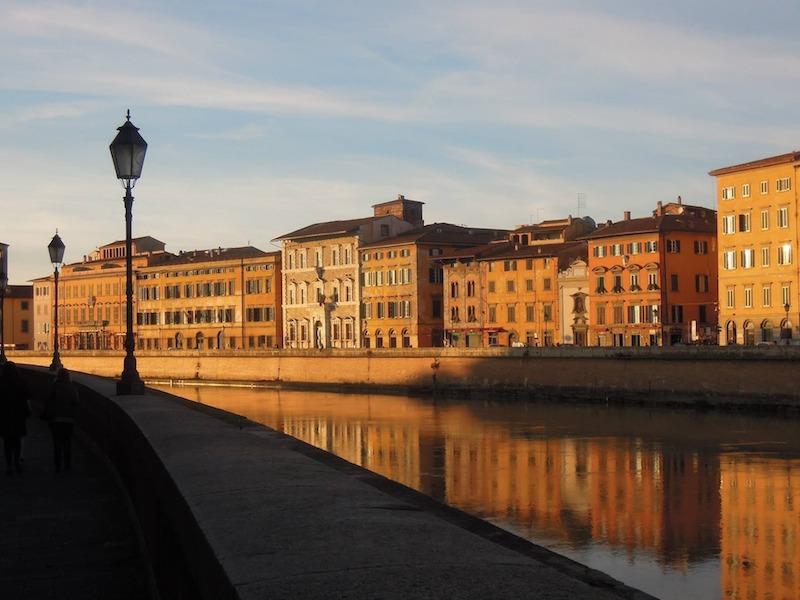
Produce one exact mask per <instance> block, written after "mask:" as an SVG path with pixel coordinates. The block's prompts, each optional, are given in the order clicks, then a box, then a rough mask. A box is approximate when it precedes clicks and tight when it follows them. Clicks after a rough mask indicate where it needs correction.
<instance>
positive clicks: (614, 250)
mask: <svg viewBox="0 0 800 600" xmlns="http://www.w3.org/2000/svg"><path fill="white" fill-rule="evenodd" d="M611 256H622V244H611Z"/></svg>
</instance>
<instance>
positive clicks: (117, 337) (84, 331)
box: [33, 236, 282, 350]
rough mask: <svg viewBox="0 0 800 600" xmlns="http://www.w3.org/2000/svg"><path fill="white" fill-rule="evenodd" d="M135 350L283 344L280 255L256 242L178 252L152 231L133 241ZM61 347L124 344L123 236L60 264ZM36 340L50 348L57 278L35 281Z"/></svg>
mask: <svg viewBox="0 0 800 600" xmlns="http://www.w3.org/2000/svg"><path fill="white" fill-rule="evenodd" d="M132 242H133V243H132V250H133V255H132V257H131V259H132V263H133V271H134V273H133V275H134V282H133V284H134V289H133V297H134V304H135V305H134V313H135V315H136V323H134V335H135V338H136V347H137V348H138V349H146V350H159V349H166V348H186V349H220V348H256V347H274V346H275V345H277V344H279V343H280V339H281V337H282V328H281V320H280V315H279V313H278V307H279V306H280V296H281V292H280V257H279V253H277V252H273V253H267V252H263V251H261V250H258V249H256V248H252V247H245V248H232V249H223V248H215V249H213V250H203V251H194V252H182V253H181V254H179V255H174V254H171V253H169V252H166V251H165V249H164V243H163V242H160V241H159V240H156V239H154V238H152V237H147V236H146V237H140V238H136V239H134V240H133V241H132ZM58 285H59V290H58V296H59V298H58V304H59V306H58V315H59V317H58V318H59V322H58V332H59V348H60V349H61V350H121V349H123V348H124V343H125V334H126V323H125V318H126V313H125V241H124V240H123V241H117V242H113V243H111V244H108V245H105V246H101V247H100V248H99V249H97V250H96V251H94V252H92V253H90V254H88V255H87V256H84V258H83V260H82V261H81V262H78V263H71V264H66V265H64V266H63V267H62V268H61V270H60V276H59V282H58ZM33 287H34V312H35V319H36V321H35V323H36V325H35V344H36V348H37V349H40V350H45V349H46V350H52V349H53V339H52V336H53V330H54V322H53V311H52V308H51V307H52V304H53V303H54V302H55V293H54V277H53V275H49V276H47V277H43V278H39V279H36V280H34V286H33Z"/></svg>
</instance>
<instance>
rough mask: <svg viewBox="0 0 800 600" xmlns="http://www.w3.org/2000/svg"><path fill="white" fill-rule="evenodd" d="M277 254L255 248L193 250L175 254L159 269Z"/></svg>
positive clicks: (160, 265)
mask: <svg viewBox="0 0 800 600" xmlns="http://www.w3.org/2000/svg"><path fill="white" fill-rule="evenodd" d="M273 254H278V253H277V252H271V253H270V252H264V251H263V250H259V249H258V248H255V247H253V246H242V247H239V248H210V249H208V250H191V251H189V252H181V253H180V254H175V255H173V256H172V257H171V258H169V259H168V260H166V261H164V262H162V263H160V264H159V265H157V266H158V267H159V268H160V267H164V266H173V265H181V264H190V263H204V262H219V261H224V260H241V259H245V258H265V257H267V256H271V255H273Z"/></svg>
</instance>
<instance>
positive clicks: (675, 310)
mask: <svg viewBox="0 0 800 600" xmlns="http://www.w3.org/2000/svg"><path fill="white" fill-rule="evenodd" d="M672 322H673V323H683V306H681V305H680V304H674V305H673V306H672Z"/></svg>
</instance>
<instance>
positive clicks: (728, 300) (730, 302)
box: [725, 287, 736, 308]
mask: <svg viewBox="0 0 800 600" xmlns="http://www.w3.org/2000/svg"><path fill="white" fill-rule="evenodd" d="M725 307H726V308H736V290H735V289H734V288H732V287H729V288H727V289H726V290H725Z"/></svg>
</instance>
